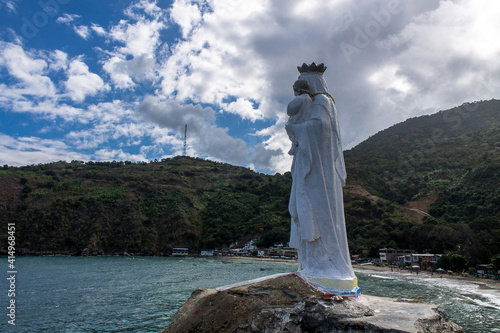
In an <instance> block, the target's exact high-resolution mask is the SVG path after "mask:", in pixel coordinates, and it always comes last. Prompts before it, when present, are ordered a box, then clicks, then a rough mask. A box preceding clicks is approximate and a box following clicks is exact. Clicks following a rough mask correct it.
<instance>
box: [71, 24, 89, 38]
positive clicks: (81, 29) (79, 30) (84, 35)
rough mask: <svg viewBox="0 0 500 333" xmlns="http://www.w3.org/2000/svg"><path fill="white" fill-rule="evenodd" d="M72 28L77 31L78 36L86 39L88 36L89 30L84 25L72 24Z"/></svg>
mask: <svg viewBox="0 0 500 333" xmlns="http://www.w3.org/2000/svg"><path fill="white" fill-rule="evenodd" d="M73 30H75V32H76V33H77V35H78V36H80V37H82V38H83V39H88V38H89V37H90V33H91V30H90V28H89V27H87V26H86V25H79V26H76V25H75V26H73Z"/></svg>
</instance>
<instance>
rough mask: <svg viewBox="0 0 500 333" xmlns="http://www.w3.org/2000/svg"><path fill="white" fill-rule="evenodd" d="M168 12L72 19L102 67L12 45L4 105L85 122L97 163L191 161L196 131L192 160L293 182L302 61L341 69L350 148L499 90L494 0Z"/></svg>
mask: <svg viewBox="0 0 500 333" xmlns="http://www.w3.org/2000/svg"><path fill="white" fill-rule="evenodd" d="M7 2H9V1H7V0H3V2H2V3H3V4H6V3H7ZM9 3H12V4H14V2H9ZM163 5H164V4H163V3H162V2H160V1H154V0H138V1H133V2H131V3H130V6H128V7H127V8H126V9H125V10H124V13H123V15H122V17H121V19H120V20H119V21H114V22H109V23H108V25H107V26H105V27H103V26H101V25H99V24H97V23H91V24H89V25H87V26H84V25H79V20H80V19H81V16H79V15H77V14H68V13H66V14H64V15H62V16H61V17H59V18H58V19H57V21H56V22H57V23H59V24H65V25H67V26H68V27H71V28H72V29H74V31H75V32H77V33H78V34H79V35H80V36H81V37H82V38H84V39H85V43H88V44H89V45H91V46H93V47H94V48H93V50H94V51H96V52H97V54H96V57H95V58H97V59H98V60H95V59H94V60H95V61H94V62H93V63H92V64H91V63H90V61H93V60H90V59H92V57H93V56H94V55H93V54H89V55H88V58H87V55H86V57H85V58H83V57H81V56H80V57H78V56H77V54H81V52H80V53H76V54H74V53H71V52H70V51H69V50H70V48H66V46H65V48H62V47H60V50H56V49H54V50H31V49H28V48H26V47H24V46H23V45H22V44H21V43H20V42H16V43H8V42H0V43H1V45H0V69H1V70H2V71H4V73H6V74H8V76H9V80H10V82H9V84H7V83H6V82H5V81H2V83H0V101H1V102H2V105H4V106H5V105H6V106H8V108H9V110H12V111H16V112H26V113H33V114H37V115H45V116H46V117H52V118H57V119H63V120H64V121H67V122H69V121H75V119H76V120H77V121H78V124H80V127H78V128H76V129H73V130H72V131H71V132H69V133H67V134H66V137H65V140H67V142H68V144H71V145H74V146H75V147H77V146H78V147H83V148H82V149H89V150H95V151H96V152H97V151H98V152H99V153H98V154H97V153H96V155H95V156H96V158H102V159H108V158H109V159H111V158H113V159H118V158H119V157H120V156H123V157H124V158H128V159H133V158H138V159H139V158H140V159H142V158H146V157H148V159H154V158H156V157H154V158H150V156H162V157H163V156H171V155H172V154H176V153H181V152H182V144H183V133H184V126H185V124H188V148H189V150H188V152H189V154H192V155H193V156H203V157H210V158H214V159H217V160H221V161H228V162H231V163H236V164H243V165H248V166H251V167H254V168H257V169H259V170H270V171H273V170H276V171H279V172H284V171H287V170H289V168H290V162H291V158H290V156H288V155H287V154H286V152H287V151H288V149H289V145H290V142H289V140H288V138H287V136H286V133H285V129H284V123H285V121H286V114H285V110H286V105H287V103H288V102H289V101H290V100H291V99H292V98H293V94H292V89H291V86H292V84H293V82H294V81H295V79H296V78H297V76H298V72H297V70H296V66H298V65H300V64H302V63H303V62H307V63H310V62H312V61H315V62H316V63H320V62H324V63H325V64H326V65H327V66H328V69H327V71H326V72H325V78H326V80H327V82H328V85H329V90H330V93H331V94H332V95H333V96H334V98H335V100H336V103H337V109H338V114H339V119H340V126H341V132H342V133H341V134H342V139H343V145H344V148H351V147H353V146H355V145H356V144H358V143H359V142H361V141H362V140H364V139H366V138H367V137H368V136H370V135H373V134H375V133H376V132H377V131H379V130H382V129H384V128H386V127H388V126H390V125H393V124H394V123H397V122H400V121H403V120H405V119H407V118H409V117H413V116H418V115H421V114H428V113H432V112H436V111H438V110H440V109H445V108H449V107H452V106H455V105H460V104H461V103H463V102H466V101H474V100H479V99H489V98H492V97H498V94H499V92H500V84H499V82H500V65H499V62H498V61H497V59H498V56H499V55H500V44H498V43H497V42H496V35H495V34H496V32H497V31H498V30H499V29H500V23H499V22H500V21H498V19H497V18H498V16H499V15H500V6H499V5H496V4H493V3H492V2H484V1H477V0H461V1H438V0H430V1H421V2H406V1H398V0H391V1H371V2H370V1H369V2H366V1H364V2H352V1H347V0H337V1H326V2H325V1H322V0H308V1H306V2H305V1H298V0H290V1H265V0H262V1H260V0H255V1H246V0H213V1H212V0H210V1H204V0H176V1H174V3H173V5H172V6H171V7H169V8H162V7H161V6H163ZM91 20H92V19H91ZM172 35H175V36H174V37H172ZM90 37H93V38H90ZM76 39H77V40H79V41H80V42H83V41H82V40H81V39H80V38H76ZM61 50H64V52H63V51H61ZM105 93H109V95H107V94H105ZM97 98H102V100H97ZM117 99H121V101H119V102H117V101H116V100H117ZM227 119H231V121H233V122H232V123H230V124H231V125H230V126H234V127H231V128H226V126H228V125H226V124H227V123H228V122H226V120H227ZM240 129H241V132H239V130H240ZM127 145H128V146H130V147H133V149H128V148H130V147H127ZM127 154H129V155H127Z"/></svg>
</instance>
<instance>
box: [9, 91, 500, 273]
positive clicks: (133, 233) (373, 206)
mask: <svg viewBox="0 0 500 333" xmlns="http://www.w3.org/2000/svg"><path fill="white" fill-rule="evenodd" d="M499 113H500V101H497V100H491V101H482V102H477V103H469V104H464V105H462V106H460V107H456V108H453V109H450V110H446V111H441V112H439V113H436V114H433V115H430V116H423V117H417V118H412V119H409V120H407V121H405V122H403V123H400V124H397V125H394V126H392V127H390V128H388V129H386V130H384V131H382V132H379V133H377V134H376V135H374V136H373V137H371V138H369V139H367V140H366V141H364V142H363V143H361V144H359V145H358V146H356V147H355V148H353V149H351V150H349V151H346V152H345V161H346V166H347V172H348V185H347V186H346V188H345V190H344V194H345V197H344V199H345V200H344V201H345V215H346V221H347V230H348V238H349V246H350V249H351V253H352V254H355V253H359V254H362V255H365V256H378V249H379V248H382V247H395V248H396V247H398V248H411V249H415V250H416V251H419V252H423V251H430V252H434V253H445V252H448V251H452V252H453V253H456V254H458V255H461V256H464V257H465V258H466V259H467V261H468V263H469V264H470V265H473V264H476V263H479V262H482V263H488V262H490V260H491V258H492V257H493V256H494V255H496V254H500V189H499V184H500V118H499V117H498V116H499ZM290 186H291V177H290V174H289V173H286V174H284V175H280V174H276V175H273V176H271V175H265V174H259V173H255V172H253V171H251V170H249V169H247V168H243V167H236V166H231V165H228V164H222V163H217V162H212V161H207V160H202V159H196V158H189V157H176V158H172V159H165V160H162V161H152V162H150V163H132V162H128V161H125V162H115V161H114V162H87V163H84V162H81V161H72V162H71V163H67V162H55V163H51V164H41V165H31V166H24V167H10V166H7V165H5V166H4V167H3V168H2V169H1V170H0V217H1V220H2V229H1V234H0V238H1V239H0V242H1V245H0V248H1V249H3V250H4V251H5V250H6V244H7V240H6V238H7V222H12V223H16V236H17V237H16V240H17V244H16V249H17V251H18V253H19V254H21V253H26V254H28V253H67V254H113V253H123V252H128V253H137V254H147V255H165V254H168V253H170V251H171V249H172V248H173V247H189V248H190V249H191V250H192V251H198V250H200V249H202V248H214V247H221V246H229V245H230V244H233V243H239V244H242V243H244V242H245V241H247V240H249V239H251V238H255V237H258V238H259V244H260V245H262V246H268V245H272V243H274V242H282V241H284V242H286V241H287V239H288V233H289V227H290V216H289V214H288V211H287V206H288V198H289V191H290Z"/></svg>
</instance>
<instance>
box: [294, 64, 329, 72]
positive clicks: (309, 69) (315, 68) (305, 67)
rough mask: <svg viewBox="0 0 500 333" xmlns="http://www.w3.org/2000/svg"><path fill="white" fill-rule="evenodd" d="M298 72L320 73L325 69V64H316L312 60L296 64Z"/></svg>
mask: <svg viewBox="0 0 500 333" xmlns="http://www.w3.org/2000/svg"><path fill="white" fill-rule="evenodd" d="M297 69H298V70H299V73H320V74H323V73H324V72H325V71H326V66H325V64H319V65H316V64H315V63H314V62H313V63H312V64H310V65H307V64H306V63H303V64H302V66H297Z"/></svg>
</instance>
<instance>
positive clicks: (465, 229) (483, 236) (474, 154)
mask: <svg viewBox="0 0 500 333" xmlns="http://www.w3.org/2000/svg"><path fill="white" fill-rule="evenodd" d="M499 116H500V101H498V100H490V101H482V102H477V103H467V104H463V105H461V106H459V107H456V108H453V109H450V110H446V111H441V112H438V113H436V114H433V115H430V116H423V117H418V118H412V119H409V120H407V121H405V122H403V123H400V124H397V125H394V126H392V127H390V128H388V129H386V130H384V131H382V132H379V133H377V134H376V135H374V136H373V137H371V138H369V139H368V140H366V141H365V142H363V143H361V144H360V145H358V146H357V147H355V148H353V149H351V150H349V151H346V152H345V159H346V164H347V172H348V177H349V181H350V182H351V184H356V185H359V186H362V187H363V188H365V189H367V190H368V191H370V192H371V193H372V194H374V195H377V196H380V197H382V198H384V199H387V200H390V201H391V202H393V203H398V204H400V205H405V206H406V207H414V206H416V207H418V203H419V202H427V203H428V204H430V209H428V210H427V213H428V214H429V215H430V216H426V217H425V218H423V219H421V220H422V222H421V223H419V224H417V225H414V226H412V227H411V228H410V229H411V231H410V232H409V233H407V232H405V236H407V237H408V236H409V239H407V243H406V244H404V245H407V246H408V247H409V248H414V249H419V250H430V251H432V252H437V253H444V252H447V251H456V252H457V253H458V254H460V255H464V256H465V257H466V258H467V259H468V260H469V262H470V264H475V263H478V262H489V259H490V258H491V257H492V256H494V255H496V254H500V117H499ZM413 203H416V205H412V204H413ZM424 206H425V205H424ZM393 239H394V240H396V242H397V237H396V238H393ZM397 243H398V242H397ZM398 244H399V245H402V244H401V243H400V242H399V243H398Z"/></svg>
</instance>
